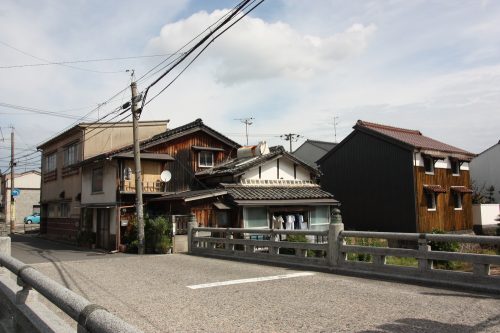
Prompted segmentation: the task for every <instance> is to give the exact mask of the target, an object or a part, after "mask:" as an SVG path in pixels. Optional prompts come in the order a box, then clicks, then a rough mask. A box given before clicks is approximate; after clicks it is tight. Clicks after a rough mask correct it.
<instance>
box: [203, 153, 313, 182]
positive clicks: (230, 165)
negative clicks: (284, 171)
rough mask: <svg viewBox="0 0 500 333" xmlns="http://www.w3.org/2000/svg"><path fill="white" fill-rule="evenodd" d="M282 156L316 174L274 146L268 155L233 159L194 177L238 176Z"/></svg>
mask: <svg viewBox="0 0 500 333" xmlns="http://www.w3.org/2000/svg"><path fill="white" fill-rule="evenodd" d="M282 156H286V157H288V158H289V159H291V160H292V161H294V162H296V163H298V164H301V165H303V166H304V167H307V168H309V169H311V172H316V170H314V169H313V168H311V166H310V165H308V164H307V163H306V162H304V161H303V160H301V159H299V158H297V157H295V156H293V155H292V154H290V153H288V152H286V151H285V149H284V148H283V146H274V147H270V148H269V154H266V155H261V156H256V157H245V158H234V159H231V160H229V161H227V162H224V163H221V164H219V165H216V166H214V167H213V168H210V169H205V170H201V171H198V172H197V173H196V176H197V177H201V178H204V177H210V176H224V175H238V174H241V173H243V172H245V171H247V170H249V169H251V168H253V167H255V166H258V165H262V164H264V163H265V162H267V161H271V160H274V159H277V158H280V157H282Z"/></svg>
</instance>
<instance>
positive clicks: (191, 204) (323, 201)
mask: <svg viewBox="0 0 500 333" xmlns="http://www.w3.org/2000/svg"><path fill="white" fill-rule="evenodd" d="M317 176H318V172H317V170H316V169H315V168H313V167H311V166H309V165H308V164H307V163H305V162H303V161H301V160H299V159H297V158H296V157H294V156H293V155H291V154H289V153H288V152H286V151H285V150H284V148H283V147H281V146H278V147H271V148H267V145H265V144H264V143H262V144H260V145H258V146H247V147H242V148H240V149H239V150H238V153H237V157H236V158H232V159H230V160H228V161H225V162H222V163H220V164H218V165H216V166H214V167H213V168H209V169H206V170H200V171H198V172H197V173H196V178H197V179H198V181H199V182H201V183H203V184H204V186H205V189H201V190H196V191H188V192H182V193H172V194H166V195H164V196H162V197H160V198H156V199H153V200H151V201H150V204H149V206H150V207H155V206H156V207H157V208H160V209H161V208H163V209H164V210H165V211H169V212H170V213H171V214H195V215H196V218H197V221H198V223H199V224H200V225H203V226H213V227H242V228H271V227H276V226H273V217H275V218H278V217H279V216H281V217H284V216H293V218H294V221H295V220H297V221H298V220H299V219H300V220H301V222H303V223H304V224H302V225H301V226H300V227H304V228H309V229H313V230H323V229H326V228H328V224H329V223H330V214H331V208H332V206H336V205H338V201H337V200H335V199H333V196H332V195H331V194H330V193H328V192H326V191H324V190H322V189H321V188H320V187H319V185H317V184H316V181H315V180H316V179H317ZM295 217H297V219H296V218H295Z"/></svg>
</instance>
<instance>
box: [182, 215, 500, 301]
mask: <svg viewBox="0 0 500 333" xmlns="http://www.w3.org/2000/svg"><path fill="white" fill-rule="evenodd" d="M334 220H336V221H338V218H337V219H334ZM343 228H344V226H343V224H342V223H332V224H330V226H329V230H327V231H311V230H301V231H298V230H276V229H248V228H247V229H242V228H198V227H196V223H195V222H190V223H189V230H188V246H189V252H190V253H192V254H200V255H213V256H219V257H227V258H250V259H254V260H262V261H267V262H279V263H284V264H295V265H297V264H298V265H303V266H309V267H317V268H327V269H329V270H331V271H334V272H339V273H347V274H356V275H359V274H362V275H370V276H376V277H382V278H392V279H403V280H406V281H413V282H425V283H433V284H439V285H445V286H456V287H467V288H472V289H475V290H482V291H488V292H495V293H500V275H492V274H491V270H490V267H491V266H492V265H495V266H498V268H497V269H499V270H500V255H492V254H476V253H462V252H447V251H436V250H432V249H431V246H430V245H429V244H430V242H457V243H473V244H487V245H490V246H497V247H500V237H496V236H472V235H452V234H418V233H389V232H363V231H344V230H343ZM279 235H304V236H306V238H308V239H309V240H312V239H311V236H314V237H315V238H314V241H313V242H311V243H309V242H308V243H303V242H290V241H288V240H285V241H282V240H280V239H279V237H278V236H279ZM349 237H354V238H376V239H384V240H387V243H388V245H386V246H384V247H374V246H369V245H359V244H358V245H356V244H351V245H350V244H346V239H347V238H349ZM285 249H286V250H285ZM284 250H285V251H284ZM285 253H286V254H285ZM350 253H355V254H366V255H369V256H370V260H369V261H357V260H349V259H348V255H349V254H350ZM290 254H292V255H290ZM389 256H394V257H403V258H414V260H415V261H416V266H415V267H410V266H402V265H394V264H387V261H386V258H387V257H389ZM435 261H460V262H465V263H469V264H470V265H471V266H472V271H471V272H464V271H453V270H446V269H437V268H436V267H435V265H434V262H435Z"/></svg>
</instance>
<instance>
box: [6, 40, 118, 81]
mask: <svg viewBox="0 0 500 333" xmlns="http://www.w3.org/2000/svg"><path fill="white" fill-rule="evenodd" d="M0 44H2V45H4V46H6V47H8V48H10V49H12V50H15V51H17V52H19V53H22V54H24V55H27V56H28V57H32V58H35V59H37V60H40V61H43V62H45V63H47V64H51V63H54V62H53V61H50V60H47V59H44V58H40V57H37V56H35V55H33V54H30V53H28V52H26V51H23V50H21V49H18V48H17V47H14V46H12V45H10V44H7V43H5V42H3V41H1V40H0ZM54 64H55V65H59V66H64V67H68V68H72V69H77V70H80V71H86V72H93V73H100V74H116V73H124V71H115V72H107V71H97V70H93V69H88V68H82V67H77V66H72V65H68V64H57V63H54Z"/></svg>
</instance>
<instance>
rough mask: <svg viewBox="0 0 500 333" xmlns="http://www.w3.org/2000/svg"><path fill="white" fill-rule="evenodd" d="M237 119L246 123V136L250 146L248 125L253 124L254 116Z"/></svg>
mask: <svg viewBox="0 0 500 333" xmlns="http://www.w3.org/2000/svg"><path fill="white" fill-rule="evenodd" d="M235 120H239V121H241V122H242V123H243V124H245V133H246V137H247V146H248V125H252V124H253V121H252V120H253V118H252V117H250V118H240V119H235Z"/></svg>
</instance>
